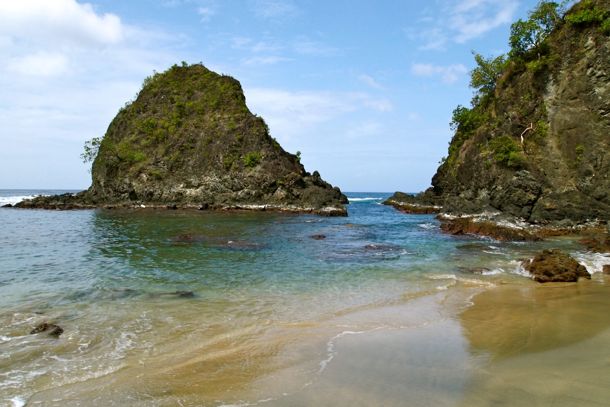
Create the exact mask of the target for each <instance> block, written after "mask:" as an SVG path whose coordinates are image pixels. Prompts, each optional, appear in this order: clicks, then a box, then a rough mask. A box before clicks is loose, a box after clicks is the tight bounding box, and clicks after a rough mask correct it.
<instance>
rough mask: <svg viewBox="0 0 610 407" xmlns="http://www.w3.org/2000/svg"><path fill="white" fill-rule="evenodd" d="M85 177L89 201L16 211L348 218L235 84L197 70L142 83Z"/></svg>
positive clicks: (337, 194) (42, 201)
mask: <svg viewBox="0 0 610 407" xmlns="http://www.w3.org/2000/svg"><path fill="white" fill-rule="evenodd" d="M91 174H92V185H91V187H90V188H89V189H88V190H87V191H84V192H81V193H79V194H75V195H72V194H66V195H61V196H52V197H37V198H35V199H32V200H26V201H23V202H21V203H19V204H18V205H17V206H18V207H21V208H47V209H77V208H83V207H89V208H91V207H106V208H109V207H113V208H114V207H133V208H140V207H146V208H164V209H167V208H169V209H179V208H193V209H216V210H262V211H264V210H274V211H288V212H308V213H317V214H322V215H329V216H335V215H346V214H347V211H346V209H345V206H344V204H347V198H346V197H345V195H343V194H342V193H341V191H340V190H339V188H337V187H333V186H332V185H330V184H329V183H327V182H326V181H324V180H323V179H322V178H321V176H320V174H319V173H318V172H317V171H314V172H313V173H309V172H307V171H305V168H304V167H303V165H302V164H301V162H300V158H299V157H298V156H297V155H294V154H290V153H287V152H286V151H284V149H282V147H281V146H280V145H279V143H278V142H277V141H276V140H275V139H274V138H272V137H271V136H270V135H269V129H268V127H267V124H266V123H265V122H264V120H263V119H262V118H260V117H258V116H256V115H254V114H252V113H251V112H250V110H249V109H248V107H247V106H246V98H245V96H244V93H243V91H242V88H241V85H240V83H239V82H238V81H237V80H235V79H234V78H232V77H230V76H225V75H219V74H217V73H215V72H212V71H210V70H209V69H207V68H206V67H204V66H203V65H201V64H196V65H190V66H187V65H182V66H178V65H174V66H173V67H171V68H170V69H169V70H167V71H165V72H163V73H157V74H155V75H153V76H152V77H149V78H147V79H146V80H145V81H144V85H143V88H142V90H141V91H140V92H139V93H138V96H137V98H136V99H135V100H134V101H133V102H131V103H129V104H127V105H126V106H125V107H124V108H122V109H121V110H120V111H119V113H118V114H117V115H116V117H115V118H114V119H113V120H112V122H111V123H110V126H109V127H108V131H107V132H106V134H105V136H104V137H103V139H101V140H100V142H99V150H98V151H97V155H96V156H95V160H94V161H93V166H92V171H91Z"/></svg>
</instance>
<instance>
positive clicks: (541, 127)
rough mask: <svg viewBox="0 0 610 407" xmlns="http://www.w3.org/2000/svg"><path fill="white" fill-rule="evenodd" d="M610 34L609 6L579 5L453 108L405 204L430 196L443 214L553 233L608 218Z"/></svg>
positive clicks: (593, 1) (598, 2)
mask: <svg viewBox="0 0 610 407" xmlns="http://www.w3.org/2000/svg"><path fill="white" fill-rule="evenodd" d="M595 16H601V17H599V18H598V17H595ZM602 19H605V20H602ZM583 21H584V22H583ZM609 27H610V2H608V1H607V0H589V1H583V2H580V3H578V4H576V5H575V6H574V7H573V8H572V9H571V10H570V11H569V12H568V13H567V14H566V16H565V17H563V19H561V21H560V22H558V23H557V25H556V27H555V29H554V31H553V32H552V33H551V34H550V35H548V37H546V38H545V39H544V41H543V42H542V43H541V44H539V45H537V47H538V48H535V49H531V50H530V51H529V52H528V53H526V54H524V55H521V56H515V57H513V56H511V57H510V58H509V59H508V62H507V63H506V64H505V65H504V67H503V68H502V69H503V71H502V72H501V74H500V75H499V76H498V79H497V80H496V82H495V86H494V87H493V89H491V91H489V92H488V93H484V92H483V93H479V94H478V95H477V96H476V97H475V99H474V100H473V106H472V108H471V109H466V108H462V110H459V109H456V112H454V123H453V124H454V126H455V127H456V132H455V135H454V137H453V139H452V140H451V143H450V146H449V151H448V156H447V157H446V159H444V161H443V163H442V164H441V165H440V167H439V168H438V170H437V172H436V174H435V175H434V177H433V178H432V187H431V188H430V189H429V190H428V191H426V192H425V193H424V194H422V196H421V198H422V199H421V200H420V201H417V200H416V201H414V202H413V201H412V200H410V201H406V202H407V203H408V205H409V206H410V207H413V206H415V207H417V204H420V205H426V203H427V202H430V199H431V198H430V197H434V198H435V199H436V200H437V201H439V202H440V203H438V204H437V205H441V206H442V212H444V213H449V214H453V215H465V214H478V213H484V212H486V213H497V214H499V216H500V217H504V218H507V217H510V218H513V219H522V220H524V221H525V222H527V223H531V224H539V225H553V226H556V227H568V226H572V225H577V224H582V223H585V222H588V221H591V220H595V219H597V220H602V221H607V220H608V219H610V64H608V61H610V34H609V32H608V29H609Z"/></svg>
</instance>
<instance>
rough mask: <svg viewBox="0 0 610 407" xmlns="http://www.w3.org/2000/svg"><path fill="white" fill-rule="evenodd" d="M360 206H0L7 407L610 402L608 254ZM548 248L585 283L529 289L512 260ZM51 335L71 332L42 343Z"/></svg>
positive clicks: (370, 200) (0, 342)
mask: <svg viewBox="0 0 610 407" xmlns="http://www.w3.org/2000/svg"><path fill="white" fill-rule="evenodd" d="M57 192H61V191H7V190H2V191H0V200H1V201H2V202H5V203H15V201H16V200H19V199H21V197H25V196H33V195H37V194H49V193H57ZM348 196H349V198H350V205H349V207H348V210H349V217H345V218H343V217H341V218H329V217H318V216H313V215H294V214H280V213H267V212H231V213H221V212H208V211H171V210H113V211H108V210H77V211H46V210H20V209H14V208H1V209H0V405H7V406H21V405H27V406H38V405H40V406H55V405H57V406H70V405H75V406H76V405H79V406H80V405H84V406H86V405H117V406H122V405H130V406H131V405H133V406H138V405H141V406H166V405H167V406H174V405H184V406H187V405H189V406H208V405H209V406H217V405H243V406H246V405H278V406H280V405H287V406H288V405H289V406H295V405H303V406H306V405H333V406H337V405H345V406H354V405H363V406H370V405H387V406H394V405H396V406H404V405H408V406H420V405H421V406H427V405H435V406H461V405H494V404H493V403H496V404H498V403H500V404H498V405H525V404H528V405H591V406H597V405H604V402H605V401H607V400H608V399H610V391H608V390H607V389H608V388H610V383H609V380H610V379H608V378H609V377H610V350H609V349H608V347H607V346H604V345H603V344H604V343H605V344H607V343H608V340H610V332H609V327H610V313H608V312H607V307H608V306H609V305H610V295H609V294H610V290H609V289H608V285H607V282H608V281H607V280H606V277H605V276H603V275H602V274H601V273H600V271H601V267H602V264H604V263H606V262H607V263H610V259H608V257H607V256H604V255H599V254H597V255H595V254H592V253H588V252H586V251H585V250H584V249H583V247H581V246H580V245H579V244H578V242H577V241H575V240H574V239H569V238H557V239H552V240H549V241H545V242H536V243H526V244H525V243H518V242H512V243H511V242H505V243H502V242H498V241H494V240H491V239H487V238H478V237H473V236H471V237H453V236H448V235H445V234H443V233H442V232H441V231H440V229H439V224H438V221H437V220H436V219H435V218H434V216H433V215H405V214H403V213H400V212H398V211H396V210H394V209H393V208H391V207H388V206H384V205H381V202H382V200H383V199H384V198H386V197H387V196H389V194H379V193H350V194H348ZM314 237H315V238H314ZM548 247H558V248H561V249H563V250H565V251H567V252H569V253H571V254H573V255H574V256H575V257H576V258H578V259H579V260H580V261H582V262H583V263H584V264H586V265H587V267H588V269H589V271H590V272H592V273H594V274H593V279H592V280H591V281H581V282H579V283H578V284H568V285H550V286H539V285H538V284H537V283H534V282H533V281H532V280H530V279H529V278H528V277H527V275H526V274H525V273H524V272H523V270H522V268H521V267H520V262H521V261H522V260H523V259H527V258H531V257H532V256H533V255H534V254H535V253H536V252H537V251H539V250H541V249H543V248H548ZM42 322H49V323H55V324H58V325H60V326H61V327H62V328H63V329H64V333H63V334H62V335H61V336H60V337H59V338H53V337H50V336H48V335H46V334H45V333H41V334H35V335H30V334H29V332H30V331H31V330H32V328H33V327H35V326H36V325H37V324H39V323H42ZM543 378H546V380H543ZM570 402H573V403H576V404H569V403H570ZM502 403H504V404H502ZM552 403H555V404H552ZM562 403H563V404H562Z"/></svg>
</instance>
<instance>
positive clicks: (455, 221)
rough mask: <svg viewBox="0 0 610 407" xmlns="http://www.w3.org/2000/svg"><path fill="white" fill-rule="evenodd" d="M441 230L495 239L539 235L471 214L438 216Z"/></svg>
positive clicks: (537, 236) (522, 238) (523, 239)
mask: <svg viewBox="0 0 610 407" xmlns="http://www.w3.org/2000/svg"><path fill="white" fill-rule="evenodd" d="M439 219H440V220H441V230H442V231H443V232H445V233H448V234H450V235H454V236H460V235H469V234H472V235H479V236H487V237H491V238H493V239H496V240H517V241H535V240H541V237H540V236H539V235H538V234H536V233H535V231H533V230H531V229H529V228H527V227H523V226H519V225H515V224H510V223H507V222H505V223H501V222H497V221H490V220H487V219H485V218H482V219H481V218H478V217H472V216H464V217H447V216H441V217H439Z"/></svg>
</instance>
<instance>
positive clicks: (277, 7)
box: [251, 0, 300, 19]
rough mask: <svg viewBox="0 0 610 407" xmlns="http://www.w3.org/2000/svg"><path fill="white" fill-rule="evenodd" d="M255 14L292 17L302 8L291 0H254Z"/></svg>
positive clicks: (279, 17) (274, 17) (271, 16)
mask: <svg viewBox="0 0 610 407" xmlns="http://www.w3.org/2000/svg"><path fill="white" fill-rule="evenodd" d="M251 6H252V8H253V11H254V14H255V15H256V16H257V17H261V18H266V19H285V18H291V17H294V16H296V15H298V14H299V13H300V9H299V8H298V7H297V5H296V4H294V2H293V1H291V0H253V1H252V2H251Z"/></svg>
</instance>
